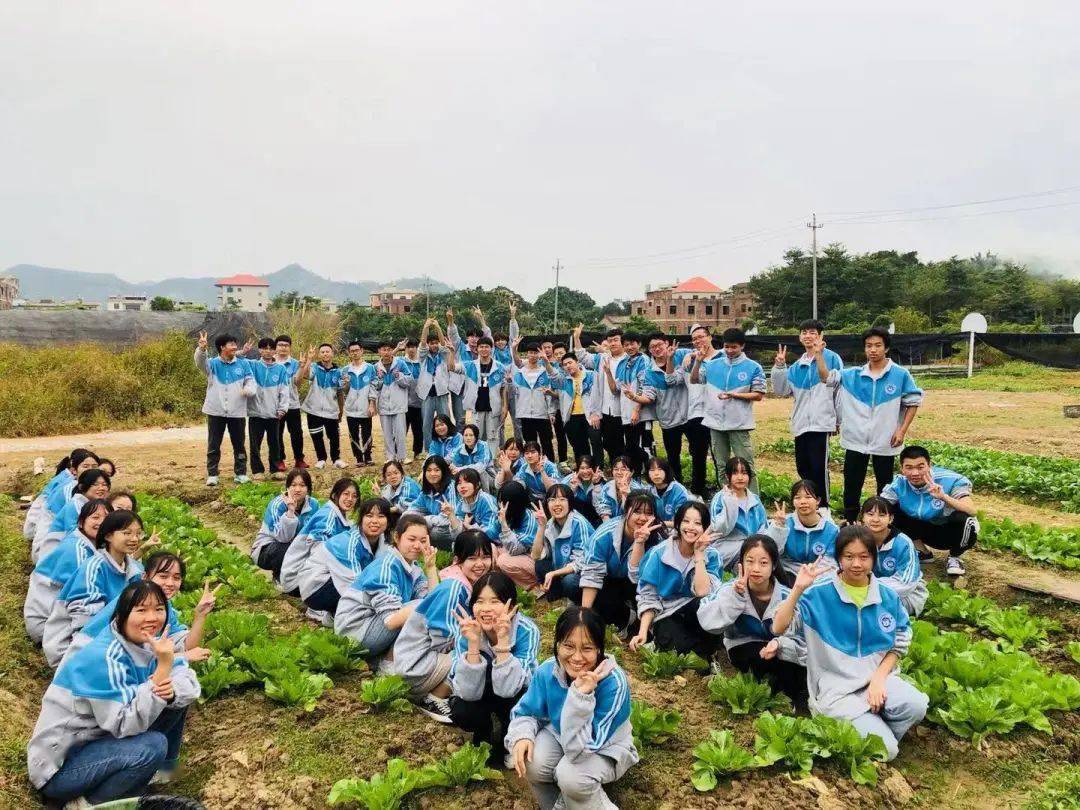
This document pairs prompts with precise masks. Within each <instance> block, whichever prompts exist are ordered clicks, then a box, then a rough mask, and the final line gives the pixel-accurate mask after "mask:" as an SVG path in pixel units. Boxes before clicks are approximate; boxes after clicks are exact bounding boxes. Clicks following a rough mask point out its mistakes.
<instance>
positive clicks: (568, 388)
mask: <svg viewBox="0 0 1080 810" xmlns="http://www.w3.org/2000/svg"><path fill="white" fill-rule="evenodd" d="M572 341H573V338H571V342H572ZM547 372H548V377H550V378H551V387H552V389H553V390H554V391H555V392H556V394H557V395H558V399H559V415H560V417H561V418H562V423H563V430H564V431H565V433H566V438H567V439H569V440H570V446H571V447H573V448H574V459H575V461H580V460H581V458H582V457H583V456H590V457H593V458H603V455H604V447H603V443H602V442H601V441H600V434H599V431H596V430H594V429H593V427H592V423H593V422H595V421H597V420H599V419H600V399H601V397H600V388H599V380H598V379H597V377H596V373H595V372H592V371H589V370H588V369H586V368H583V367H582V365H581V363H579V362H578V359H577V357H576V356H575V355H574V354H572V353H567V354H564V355H563V356H562V358H561V359H560V360H559V365H558V367H556V366H553V365H552V364H551V363H548V364H547Z"/></svg>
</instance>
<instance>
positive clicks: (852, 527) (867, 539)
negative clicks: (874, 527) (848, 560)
mask: <svg viewBox="0 0 1080 810" xmlns="http://www.w3.org/2000/svg"><path fill="white" fill-rule="evenodd" d="M852 543H862V545H863V547H864V548H866V550H867V552H868V553H869V554H870V566H871V568H873V566H875V565H877V543H875V542H874V537H873V535H871V534H870V530H869V529H868V528H866V527H865V526H863V525H862V524H861V523H849V524H848V525H847V526H844V527H843V528H842V529H840V533H839V534H837V535H836V562H837V564H839V563H840V557H842V556H843V554H844V549H846V548H847V547H848V546H850V545H851V544H852Z"/></svg>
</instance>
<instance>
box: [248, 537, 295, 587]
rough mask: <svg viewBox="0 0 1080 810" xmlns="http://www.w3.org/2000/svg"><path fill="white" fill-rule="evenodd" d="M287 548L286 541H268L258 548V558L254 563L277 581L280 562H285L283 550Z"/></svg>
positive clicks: (279, 576)
mask: <svg viewBox="0 0 1080 810" xmlns="http://www.w3.org/2000/svg"><path fill="white" fill-rule="evenodd" d="M288 550H289V544H288V543H276V542H274V541H270V542H269V543H267V544H266V545H265V546H263V547H262V548H260V549H259V559H258V561H257V562H256V565H258V566H259V568H261V569H262V570H263V571H269V572H270V573H271V574H273V575H274V582H277V581H278V580H279V579H281V564H282V563H283V562H285V552H286V551H288Z"/></svg>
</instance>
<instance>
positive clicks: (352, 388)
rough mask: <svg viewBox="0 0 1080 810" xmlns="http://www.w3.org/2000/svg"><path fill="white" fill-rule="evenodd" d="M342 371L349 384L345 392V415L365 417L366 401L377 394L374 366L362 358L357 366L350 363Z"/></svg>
mask: <svg viewBox="0 0 1080 810" xmlns="http://www.w3.org/2000/svg"><path fill="white" fill-rule="evenodd" d="M342 371H343V372H344V375H345V379H346V381H347V382H348V386H349V391H348V393H347V394H345V415H346V416H352V417H354V418H357V417H359V418H360V419H367V415H368V403H369V402H371V401H373V400H375V399H377V398H378V396H379V392H378V391H377V390H376V388H375V381H376V377H377V375H376V373H375V366H373V365H372V364H371V363H369V362H367V361H366V360H362V361H361V362H360V365H359V366H354V365H353V364H352V363H350V364H349V365H347V366H345V368H343V369H342Z"/></svg>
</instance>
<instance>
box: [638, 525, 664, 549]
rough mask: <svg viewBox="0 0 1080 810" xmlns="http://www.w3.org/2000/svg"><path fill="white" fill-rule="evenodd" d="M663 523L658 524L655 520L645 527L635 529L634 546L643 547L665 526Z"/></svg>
mask: <svg viewBox="0 0 1080 810" xmlns="http://www.w3.org/2000/svg"><path fill="white" fill-rule="evenodd" d="M663 525H664V524H663V523H657V522H656V521H655V520H653V521H650V522H649V523H646V524H645V525H644V526H638V527H637V528H636V529H634V545H636V546H638V545H643V544H644V543H645V541H646V540H648V539H649V535H651V534H652V533H653V532H655V531H656V530H657V529H659V528H660V527H661V526H663Z"/></svg>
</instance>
